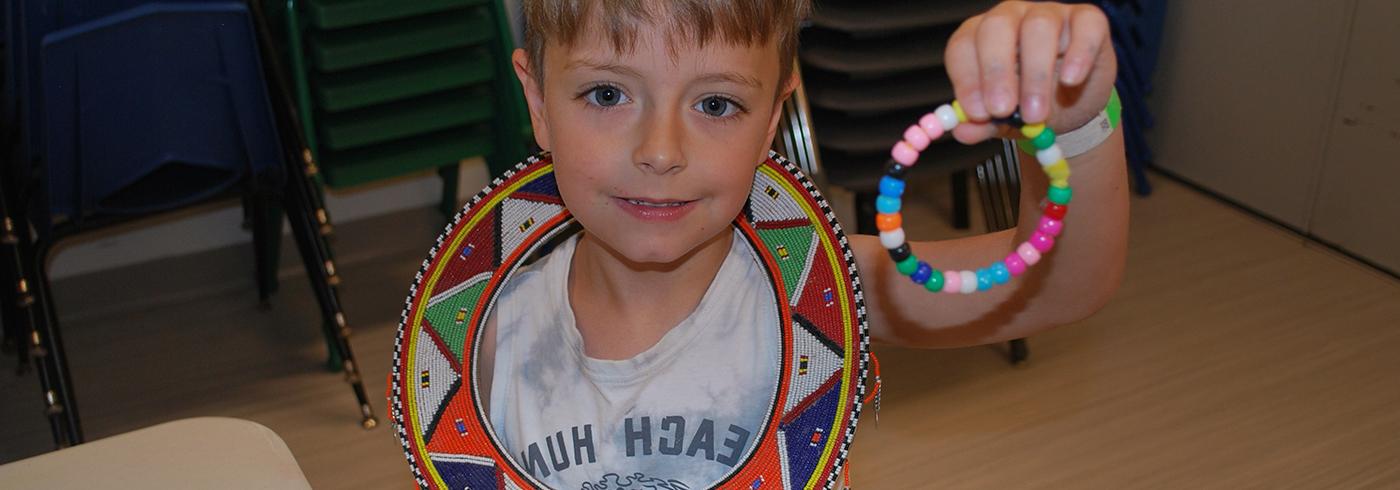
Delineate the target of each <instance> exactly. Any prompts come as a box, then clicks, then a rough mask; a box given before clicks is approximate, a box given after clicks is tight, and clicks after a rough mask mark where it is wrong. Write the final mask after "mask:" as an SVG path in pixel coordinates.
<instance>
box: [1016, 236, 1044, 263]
mask: <svg viewBox="0 0 1400 490" xmlns="http://www.w3.org/2000/svg"><path fill="white" fill-rule="evenodd" d="M1016 255H1020V256H1021V260H1024V261H1025V262H1026V266H1027V267H1029V266H1032V265H1035V263H1036V262H1040V251H1039V250H1036V249H1035V247H1033V246H1031V243H1030V242H1021V246H1019V247H1016Z"/></svg>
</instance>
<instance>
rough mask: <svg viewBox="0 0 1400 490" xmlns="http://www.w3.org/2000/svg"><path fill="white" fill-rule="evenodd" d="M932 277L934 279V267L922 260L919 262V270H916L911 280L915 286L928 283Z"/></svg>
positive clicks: (910, 276) (911, 275) (910, 277)
mask: <svg viewBox="0 0 1400 490" xmlns="http://www.w3.org/2000/svg"><path fill="white" fill-rule="evenodd" d="M930 277H933V267H931V266H929V265H928V262H924V261H922V260H921V261H919V268H918V269H914V273H913V274H910V275H909V279H911V280H913V281H914V283H915V284H923V283H926V282H928V279H929V278H930Z"/></svg>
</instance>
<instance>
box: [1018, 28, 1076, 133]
mask: <svg viewBox="0 0 1400 490" xmlns="http://www.w3.org/2000/svg"><path fill="white" fill-rule="evenodd" d="M1064 24H1065V21H1064V17H1063V16H1062V15H1060V12H1058V11H1057V6H1052V5H1037V6H1035V7H1032V8H1030V9H1028V10H1027V11H1026V16H1025V18H1023V19H1022V20H1021V60H1020V61H1021V119H1023V120H1025V121H1026V122H1027V123H1032V124H1034V123H1041V122H1045V119H1046V118H1048V117H1050V104H1049V100H1050V97H1051V96H1052V95H1053V94H1054V90H1055V76H1054V72H1055V60H1056V58H1058V57H1059V53H1058V51H1059V44H1060V31H1061V30H1062V29H1063V28H1064Z"/></svg>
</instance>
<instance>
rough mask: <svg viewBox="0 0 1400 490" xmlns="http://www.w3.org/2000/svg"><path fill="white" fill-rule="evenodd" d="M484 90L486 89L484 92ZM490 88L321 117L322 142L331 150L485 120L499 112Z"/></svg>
mask: <svg viewBox="0 0 1400 490" xmlns="http://www.w3.org/2000/svg"><path fill="white" fill-rule="evenodd" d="M483 92H484V93H483ZM494 104H495V101H494V100H492V97H491V94H490V92H489V91H484V90H456V91H453V92H451V93H448V94H433V95H431V96H428V97H420V98H417V99H413V100H410V101H404V102H400V103H395V104H392V107H383V108H380V107H374V108H370V109H365V110H361V111H355V112H348V113H338V114H328V115H326V116H323V117H321V118H320V119H321V121H322V123H321V130H322V134H321V142H322V143H324V145H325V147H326V148H327V149H330V150H350V149H354V148H360V147H364V146H369V145H373V144H377V143H384V142H388V141H393V140H397V139H401V138H406V137H411V136H414V135H418V134H425V133H432V132H436V131H440V130H443V129H447V128H452V127H457V126H465V125H468V124H474V123H483V122H487V121H490V120H491V117H492V116H493V115H494V114H495V113H496V111H495V108H494V107H493V105H494Z"/></svg>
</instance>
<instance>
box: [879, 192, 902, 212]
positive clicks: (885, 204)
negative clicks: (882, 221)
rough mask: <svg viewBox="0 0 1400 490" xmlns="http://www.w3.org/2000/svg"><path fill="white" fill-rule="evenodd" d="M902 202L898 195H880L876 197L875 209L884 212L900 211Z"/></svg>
mask: <svg viewBox="0 0 1400 490" xmlns="http://www.w3.org/2000/svg"><path fill="white" fill-rule="evenodd" d="M900 204H901V203H900V200H899V198H898V197H890V196H880V197H877V198H875V210H876V211H879V212H881V213H884V214H894V213H898V212H899V206H900Z"/></svg>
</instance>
